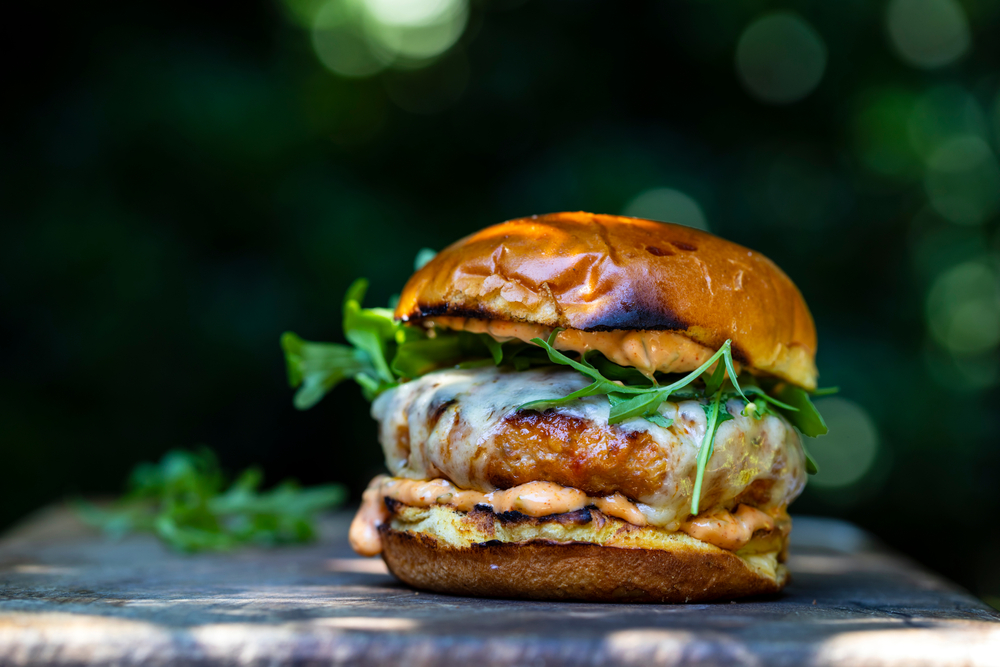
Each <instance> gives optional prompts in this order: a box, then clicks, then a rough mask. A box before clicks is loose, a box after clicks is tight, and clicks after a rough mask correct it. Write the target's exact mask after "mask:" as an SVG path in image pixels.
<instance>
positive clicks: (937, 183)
mask: <svg viewBox="0 0 1000 667" xmlns="http://www.w3.org/2000/svg"><path fill="white" fill-rule="evenodd" d="M924 185H925V187H926V189H927V196H928V198H929V199H930V203H931V206H932V207H933V208H934V210H936V211H937V212H938V213H940V214H941V215H942V216H944V217H945V218H947V219H948V220H950V221H952V222H954V223H956V224H960V225H977V224H981V223H983V222H984V221H985V220H986V219H988V218H989V217H990V216H991V215H992V214H993V213H994V212H996V210H997V208H998V206H1000V167H998V166H997V162H996V159H995V158H994V157H993V152H992V151H991V150H990V147H989V146H988V145H987V144H986V142H984V141H983V140H982V139H980V138H979V137H977V136H971V135H969V136H962V137H957V138H955V139H952V140H951V141H948V142H947V143H945V144H943V145H942V146H941V147H939V148H938V149H937V150H936V151H934V153H933V154H932V155H931V157H930V160H929V161H928V165H927V173H926V175H925V177H924Z"/></svg>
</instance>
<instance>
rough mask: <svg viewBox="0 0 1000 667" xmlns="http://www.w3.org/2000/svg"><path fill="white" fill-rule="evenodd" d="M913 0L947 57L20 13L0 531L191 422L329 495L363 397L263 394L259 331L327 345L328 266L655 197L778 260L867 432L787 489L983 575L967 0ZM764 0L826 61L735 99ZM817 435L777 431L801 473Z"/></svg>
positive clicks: (665, 30)
mask: <svg viewBox="0 0 1000 667" xmlns="http://www.w3.org/2000/svg"><path fill="white" fill-rule="evenodd" d="M909 1H910V2H914V1H917V0H909ZM920 2H923V4H922V5H920V7H924V6H925V5H926V6H930V7H931V10H934V9H935V7H938V5H940V4H941V3H944V4H945V5H947V6H948V7H951V8H952V9H954V8H955V7H957V8H958V11H959V12H960V18H963V17H964V18H963V20H964V21H965V25H966V27H967V35H966V37H967V40H966V43H965V46H964V47H962V50H961V53H960V55H958V56H954V57H952V58H951V60H949V61H948V62H946V63H937V64H931V65H928V63H927V62H920V61H919V59H918V60H914V56H913V55H912V54H910V55H907V52H906V51H905V48H903V47H905V46H906V45H905V44H903V47H901V46H900V42H899V39H898V38H894V37H893V35H892V29H891V25H889V26H887V20H888V18H887V17H889V16H890V15H891V13H892V11H893V8H892V7H890V5H887V4H885V3H882V2H860V1H856V0H850V1H845V2H838V3H829V2H826V3H820V2H800V3H790V2H786V3H767V2H752V1H749V0H744V1H739V2H729V3H720V2H708V1H705V0H697V1H696V0H692V1H690V2H637V3H629V6H628V7H627V8H626V7H625V6H624V5H618V4H614V3H600V2H596V1H594V0H572V1H570V0H528V1H527V2H509V1H508V2H491V1H486V0H482V1H474V2H472V3H471V4H470V5H468V20H467V22H466V24H465V26H464V29H463V30H462V31H461V36H460V37H459V38H458V40H457V42H456V43H455V44H454V45H452V46H450V48H448V49H446V50H444V51H443V52H442V53H441V54H440V55H438V56H435V57H432V58H426V59H423V60H416V61H415V60H412V59H410V60H407V59H405V58H403V59H397V60H396V61H395V62H393V63H391V64H390V65H388V66H386V67H384V68H382V69H381V70H380V71H378V72H375V73H373V74H371V75H370V76H365V77H360V78H352V77H347V76H343V75H341V74H337V73H335V72H332V71H330V70H329V69H327V68H326V67H324V65H323V64H322V63H321V62H320V60H319V59H318V58H317V55H316V53H315V52H314V49H313V41H314V40H313V38H312V36H311V31H310V29H309V27H308V26H305V27H304V26H303V20H302V18H301V17H302V16H303V15H306V16H308V15H309V12H310V11H314V9H315V7H312V5H309V4H308V3H303V2H298V3H294V4H293V5H289V6H285V5H283V4H281V3H280V0H258V1H257V2H249V3H232V4H229V5H226V4H224V3H211V4H205V3H193V2H174V3H157V2H150V3H138V4H137V3H102V4H101V5H99V6H89V5H80V4H77V5H72V4H66V5H65V6H62V7H59V8H58V9H56V8H54V7H51V6H44V7H42V6H38V7H34V8H32V7H22V8H21V11H22V12H24V14H23V15H22V16H20V17H19V18H18V20H12V21H10V22H9V25H8V26H7V29H8V31H10V32H12V35H11V38H12V39H11V40H7V44H8V47H10V45H12V44H13V43H14V41H12V40H13V37H15V36H20V37H24V36H25V35H28V36H31V37H32V42H31V46H30V47H26V46H20V47H17V48H18V50H17V51H16V52H12V53H11V54H10V55H9V56H8V61H7V62H8V63H12V64H14V67H13V69H14V71H13V72H12V74H11V77H10V82H9V84H8V90H7V95H6V97H7V104H6V105H5V106H6V107H7V111H8V112H9V113H10V114H11V118H10V119H9V120H8V121H7V122H6V123H5V124H4V150H3V151H2V154H0V164H2V165H3V178H2V179H0V193H2V202H0V207H2V208H0V215H2V219H3V221H4V224H3V228H2V232H0V303H2V311H0V364H2V368H3V371H2V373H0V438H2V442H0V447H2V452H3V465H2V467H0V526H6V525H9V524H10V523H11V522H13V521H15V520H17V519H19V518H21V517H22V516H24V515H25V514H26V513H28V512H30V511H32V510H33V509H36V508H38V507H41V506H43V505H45V504H47V503H50V502H52V501H53V500H56V499H59V498H62V497H66V496H68V495H73V494H107V493H112V492H116V491H118V490H120V489H121V486H122V482H123V479H124V477H125V475H126V473H127V472H128V470H129V469H130V468H131V467H132V466H133V465H134V464H135V463H136V462H138V461H141V460H149V459H153V458H157V457H158V456H159V455H160V454H162V453H163V452H164V451H166V450H167V449H169V448H174V447H177V446H190V445H193V444H195V443H208V444H210V445H211V446H212V447H213V448H215V449H216V451H217V452H218V453H219V455H220V458H221V460H222V462H223V464H224V465H225V466H226V467H228V468H230V469H237V468H240V467H243V466H246V465H249V464H251V463H259V464H261V465H262V466H263V467H264V469H265V470H266V473H267V477H268V479H269V480H271V481H276V480H278V479H280V478H283V477H286V476H294V477H296V478H298V479H300V480H301V481H303V482H305V483H320V482H328V481H343V482H346V483H348V484H349V485H350V487H351V488H352V490H353V492H354V494H355V497H358V495H359V494H360V490H361V489H362V488H363V487H364V484H365V483H366V482H367V480H368V478H369V477H370V476H371V475H372V474H374V473H375V472H377V471H378V470H379V468H380V465H381V462H380V451H379V448H378V447H377V445H376V442H375V426H374V423H373V422H372V421H371V420H370V419H369V417H368V416H367V410H368V406H367V404H366V403H365V402H364V400H363V399H362V398H361V397H360V393H359V391H358V390H357V388H356V387H355V386H353V385H344V386H342V387H339V388H338V389H336V390H335V391H334V392H333V394H332V395H331V396H330V397H328V398H327V399H325V400H324V401H323V402H322V403H321V404H320V405H318V406H317V407H316V408H314V409H312V410H310V411H308V412H305V413H298V412H296V411H295V410H294V409H293V408H292V407H291V400H290V398H291V395H290V391H289V389H288V388H287V386H286V385H285V379H284V368H283V362H282V358H281V354H280V351H279V348H278V338H279V335H280V334H281V332H282V331H284V330H286V329H292V330H295V331H296V332H298V333H299V334H301V335H302V336H303V337H306V338H310V339H314V340H338V341H339V340H342V338H341V334H340V330H339V325H340V313H339V311H340V299H341V295H342V294H343V292H344V290H345V288H346V287H347V285H348V284H349V283H350V281H351V280H352V279H353V278H355V277H358V276H365V277H368V278H369V279H370V280H371V281H372V287H371V290H370V298H371V303H372V304H376V303H382V302H385V301H386V300H388V299H389V298H390V296H391V295H392V294H394V293H396V292H398V290H399V289H400V287H401V286H402V284H403V283H404V282H405V280H406V278H407V277H408V276H409V274H410V272H411V271H412V263H413V258H414V255H415V254H416V252H417V250H418V249H420V248H422V247H431V248H441V247H443V246H445V245H446V244H447V243H449V242H450V241H452V240H454V239H456V238H458V237H460V236H462V235H464V234H467V233H469V232H472V231H474V230H476V229H478V228H480V227H483V226H485V225H488V224H492V223H494V222H498V221H501V220H504V219H508V218H511V217H517V216H521V215H528V214H532V213H541V212H548V211H557V210H590V211H597V212H607V213H620V212H622V211H624V210H626V209H627V208H628V207H629V205H630V202H634V200H635V198H636V197H637V196H639V195H640V194H641V193H643V192H646V191H648V190H649V189H651V188H671V189H673V190H676V191H680V192H683V193H684V194H685V195H687V196H688V197H689V198H691V199H693V200H694V201H696V202H697V204H698V205H699V206H700V209H701V212H702V214H703V217H704V219H705V220H706V221H707V224H708V227H709V228H710V229H711V230H712V231H713V232H715V233H717V234H719V235H721V236H724V237H726V238H729V239H732V240H734V241H736V242H738V243H741V244H744V245H747V246H749V247H752V248H754V249H757V250H760V251H762V252H764V253H765V254H767V255H768V256H770V257H771V258H772V259H774V260H775V261H776V262H777V263H778V264H779V265H780V266H781V267H782V268H784V270H785V271H786V272H787V273H788V274H789V275H790V276H791V277H792V278H793V280H795V281H796V283H797V284H798V285H799V287H800V289H801V290H802V292H803V294H804V295H805V297H806V299H807V301H808V302H809V304H810V306H811V307H812V309H813V313H814V315H815V318H816V322H817V326H818V329H819V339H820V352H819V357H818V362H819V366H820V370H821V374H822V377H821V381H822V383H823V384H824V385H838V386H840V387H841V391H842V393H841V397H843V398H844V399H846V400H847V401H849V402H850V404H849V405H848V407H847V408H845V409H844V410H846V412H845V411H844V410H841V412H843V414H845V415H847V416H846V417H844V419H846V420H848V421H850V420H851V419H853V420H854V422H850V423H848V424H847V426H846V427H845V428H844V430H843V433H848V434H853V435H851V436H850V437H853V438H855V439H857V438H861V439H864V438H868V439H869V440H871V441H872V442H868V445H867V446H868V450H866V451H867V452H868V454H867V457H868V459H870V462H869V463H868V464H866V465H865V466H864V469H863V471H862V472H860V473H858V475H859V476H855V478H853V479H852V481H851V482H850V483H846V484H841V485H839V486H838V485H832V486H831V485H827V486H826V487H823V486H820V485H814V486H811V487H810V488H809V489H807V491H806V493H805V495H804V496H803V498H802V499H801V500H800V501H799V502H798V503H797V504H796V505H795V507H794V510H796V511H798V512H800V513H801V512H809V513H818V514H828V515H835V516H842V517H845V518H847V519H850V520H852V521H855V522H857V523H859V524H861V525H862V526H864V527H866V528H868V529H870V530H872V531H873V532H875V533H877V534H878V535H879V536H880V537H882V538H883V539H884V540H885V541H886V542H888V543H890V544H891V545H892V546H894V547H896V548H898V549H900V550H902V551H904V552H906V553H908V554H910V555H911V556H913V557H914V558H916V559H917V560H920V561H921V562H923V563H925V564H927V565H928V566H930V567H932V568H934V569H936V570H938V571H940V572H942V573H944V574H946V575H948V576H949V577H951V578H953V579H955V580H957V581H959V582H960V583H962V584H964V585H965V586H968V587H969V588H971V589H972V590H973V591H975V592H976V593H978V594H980V595H983V596H1000V572H998V570H997V567H996V562H997V559H998V556H997V554H998V553H1000V523H998V522H997V521H996V516H997V515H998V512H1000V472H998V468H1000V444H998V442H1000V420H998V415H1000V412H998V410H997V407H996V406H997V404H996V400H997V398H998V391H997V382H998V377H1000V371H998V364H1000V359H998V352H997V343H998V342H1000V296H998V295H1000V281H998V279H997V277H998V268H997V267H998V257H1000V254H998V253H1000V235H998V231H997V228H998V224H997V223H998V215H997V210H998V208H1000V204H998V202H997V200H998V199H1000V185H997V183H1000V181H997V180H995V175H996V174H995V169H996V155H997V148H998V142H1000V75H998V73H1000V69H998V66H1000V58H998V54H1000V52H998V51H997V49H996V48H995V45H996V43H997V42H998V41H1000V3H998V2H996V1H994V0H975V1H971V0H970V1H967V2H962V3H961V4H956V3H954V2H951V0H947V2H946V0H939V1H938V5H935V3H934V1H933V0H920ZM900 3H903V4H902V5H900ZM928 3H930V4H929V5H928ZM918 4H919V2H918ZM463 6H465V5H464V4H463ZM894 6H895V8H896V10H899V11H903V10H906V9H907V5H906V4H905V0H897V1H896V2H895V3H894ZM900 6H901V7H902V9H900ZM920 7H917V10H920ZM924 8H925V9H926V7H924ZM938 8H939V7H938ZM910 9H912V7H910ZM779 11H780V12H792V16H793V18H794V19H795V20H797V21H801V22H803V23H804V24H805V25H807V26H809V27H811V30H812V31H814V36H815V37H816V39H818V40H819V43H820V44H821V49H822V50H821V51H816V50H815V49H813V52H814V53H820V54H821V55H822V56H823V57H824V58H825V64H824V66H823V67H822V72H821V77H820V78H819V81H818V84H817V85H816V86H815V88H814V89H813V90H811V91H809V92H808V94H805V95H804V97H802V99H799V100H796V101H792V102H782V103H775V102H774V101H773V100H772V101H768V98H767V95H766V94H762V93H761V90H762V89H761V88H760V86H764V87H765V88H766V86H767V85H771V84H773V78H774V77H777V80H778V83H779V84H780V82H781V77H782V76H785V75H787V76H792V77H793V78H794V76H798V75H797V74H796V73H795V69H794V66H793V67H792V70H789V71H791V72H792V73H791V74H787V71H786V70H782V69H781V62H785V61H781V58H782V57H784V58H786V61H787V62H790V63H792V65H794V64H795V63H796V62H797V61H796V59H795V58H794V55H795V51H794V48H793V47H794V46H795V44H794V43H793V44H792V45H791V46H790V47H789V48H792V51H782V50H781V48H780V47H781V41H780V40H777V42H776V43H777V44H778V46H777V47H775V48H776V49H777V51H776V53H777V55H776V56H774V57H776V58H778V65H777V66H776V69H775V68H772V69H770V70H768V69H767V68H766V67H765V69H764V70H763V74H760V75H759V76H758V78H757V79H754V78H753V77H754V76H757V75H754V74H753V72H754V71H758V70H753V69H752V68H751V69H750V70H747V69H746V68H743V69H741V66H740V65H739V64H738V63H737V55H736V54H737V47H738V44H739V43H740V41H741V36H745V35H746V34H747V33H746V31H747V29H748V26H751V25H752V24H754V22H755V21H757V20H758V19H760V18H761V17H766V16H767V15H769V14H771V13H773V12H779ZM914 11H916V10H914ZM929 11H930V10H929ZM296 12H298V13H296ZM932 14H933V12H932ZM926 15H928V14H927V12H924V14H920V12H919V11H917V13H916V14H914V16H916V17H917V18H920V17H921V16H924V17H926ZM296 17H298V18H296ZM904 18H905V17H904ZM306 23H308V21H306ZM911 23H912V22H911ZM902 25H903V27H904V28H906V27H907V25H910V24H906V23H905V22H904V24H902ZM921 25H923V24H918V25H917V27H916V28H913V27H912V25H910V28H908V29H911V31H912V30H916V33H915V34H916V37H917V38H919V37H920V36H921V35H922V34H924V33H921V32H920V30H924V29H926V30H925V32H926V31H927V30H930V31H931V33H933V29H934V25H936V24H934V23H933V22H932V24H927V25H930V26H931V27H930V28H928V27H927V25H924V26H923V27H921ZM897 27H898V26H897ZM22 32H23V34H21V33H22ZM13 33H18V35H15V34H13ZM929 34H930V33H929ZM779 37H780V35H779ZM931 37H934V35H933V34H931ZM946 37H947V35H946ZM807 38H808V39H812V37H809V36H808V34H806V37H803V38H802V39H807ZM894 39H895V41H894ZM932 42H933V40H932ZM769 43H770V42H769ZM960 46H962V45H961V44H959V47H960ZM748 48H749V47H748ZM928 48H930V49H931V50H932V51H933V48H937V47H936V46H935V44H934V43H931V44H930V47H928ZM955 48H958V47H955ZM901 49H902V50H901ZM765 50H766V49H765ZM946 50H947V49H946ZM789 53H791V56H789V55H788V54H789ZM761 57H765V58H766V57H770V56H767V54H765V56H761ZM744 64H746V63H744ZM753 64H754V63H750V65H753ZM766 64H767V63H766V62H765V63H764V65H766ZM786 64H787V63H786ZM757 65H760V63H757ZM747 71H750V72H751V73H750V74H749V75H747V74H746V72H747ZM783 72H785V74H783ZM758 74H759V71H758ZM748 76H749V77H750V78H749V79H748ZM760 77H763V79H761V78H760ZM768 77H772V78H771V79H768ZM755 81H756V83H755ZM761 81H763V83H761ZM768 81H771V84H769V83H768ZM755 85H756V86H757V88H755ZM765 93H766V90H765ZM963 142H964V143H963ZM994 186H996V188H994ZM841 407H843V406H841ZM859 411H860V412H859ZM859 414H860V415H861V416H860V417H859V416H858V415H859ZM859 419H860V420H862V421H864V423H865V424H869V421H870V425H871V427H870V428H869V427H868V426H864V427H858V423H859V422H858V420H859ZM865 420H868V421H865ZM859 428H860V431H859ZM852 429H853V430H852ZM866 429H867V430H866ZM872 429H874V431H873V430H872ZM873 432H874V433H875V435H872V433H873ZM858 433H861V435H857V434H858ZM834 437H835V436H830V438H831V440H830V442H831V443H833V444H837V442H839V443H840V444H839V445H837V446H844V447H848V450H846V451H852V450H850V449H849V448H850V447H851V446H853V445H852V442H854V444H857V442H856V441H851V440H850V438H848V437H847V436H844V437H843V438H841V439H840V440H839V441H836V440H834V439H833V438H834ZM845 438H846V439H845ZM833 444H825V443H824V441H823V440H818V441H816V442H815V443H814V444H813V445H812V449H813V451H814V452H816V454H817V458H819V459H820V461H821V464H822V462H823V458H824V453H823V451H822V450H823V448H824V447H826V446H833ZM847 458H848V459H850V460H848V461H847V462H846V463H845V462H841V463H838V462H837V460H836V457H832V458H831V457H829V456H828V457H827V459H828V461H829V462H830V465H832V466H834V467H836V466H837V465H847V466H850V465H851V464H852V463H851V461H852V460H857V457H856V456H854V455H853V454H852V455H851V456H849V457H847ZM862 458H864V457H862ZM868 459H866V460H868Z"/></svg>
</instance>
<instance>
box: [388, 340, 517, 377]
mask: <svg viewBox="0 0 1000 667" xmlns="http://www.w3.org/2000/svg"><path fill="white" fill-rule="evenodd" d="M487 338H488V339H489V340H490V341H492V342H493V343H494V344H495V345H497V346H498V347H499V345H500V344H499V343H497V342H496V341H495V340H493V339H492V338H489V337H487V336H483V335H481V334H473V333H468V332H466V331H459V332H456V333H455V334H454V335H445V336H437V337H435V338H425V339H423V340H416V341H412V342H409V343H403V344H402V345H400V346H399V348H398V349H397V350H396V356H395V357H393V359H392V364H391V366H390V368H391V370H392V372H393V373H395V374H396V375H398V376H400V377H405V378H417V377H420V376H422V375H426V374H427V373H430V372H431V371H433V370H436V369H438V368H441V367H443V366H452V365H455V364H457V363H458V362H459V361H460V360H462V359H467V358H469V357H476V356H479V357H482V356H485V355H487V354H490V355H492V356H493V359H494V360H496V359H497V354H501V355H502V352H500V350H499V349H498V350H497V353H494V352H493V351H492V349H491V348H490V346H489V343H487V342H486V341H487Z"/></svg>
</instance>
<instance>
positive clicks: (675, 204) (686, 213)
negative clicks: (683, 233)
mask: <svg viewBox="0 0 1000 667" xmlns="http://www.w3.org/2000/svg"><path fill="white" fill-rule="evenodd" d="M622 215H628V216H631V217H633V218H647V219H649V220H659V221H660V222H673V223H675V224H678V225H684V226H686V227H694V228H695V229H704V230H706V231H708V222H707V221H706V220H705V213H704V212H703V211H702V210H701V206H700V205H699V204H698V202H697V201H695V200H694V199H693V198H692V197H690V196H688V195H686V194H684V193H683V192H681V191H680V190H674V189H673V188H652V189H651V190H646V191H644V192H640V193H639V194H638V195H637V196H636V197H635V198H633V199H632V201H630V202H629V203H628V204H627V205H626V206H625V209H624V210H623V211H622Z"/></svg>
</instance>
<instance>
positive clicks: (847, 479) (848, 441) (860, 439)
mask: <svg viewBox="0 0 1000 667" xmlns="http://www.w3.org/2000/svg"><path fill="white" fill-rule="evenodd" d="M816 407H817V408H818V409H819V411H820V412H821V413H822V414H823V418H824V419H826V423H827V425H828V426H829V427H830V433H829V435H825V436H823V437H821V438H803V440H804V443H805V446H806V448H807V449H808V450H809V453H810V454H812V456H813V458H815V459H816V462H817V463H818V464H819V474H817V475H815V476H813V477H812V478H810V480H809V483H810V484H815V485H816V486H819V487H825V488H836V487H844V486H849V485H851V484H854V483H855V482H857V481H859V480H860V479H861V478H862V477H864V475H865V473H867V472H868V471H869V470H870V469H871V467H872V465H873V464H874V463H875V458H876V455H877V454H878V449H879V436H878V429H877V428H876V427H875V422H874V421H872V418H871V417H870V416H869V415H868V413H867V412H865V410H864V408H862V407H861V406H860V405H858V404H857V403H855V402H853V401H849V400H847V399H845V398H840V397H831V398H821V399H818V400H817V401H816Z"/></svg>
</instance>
